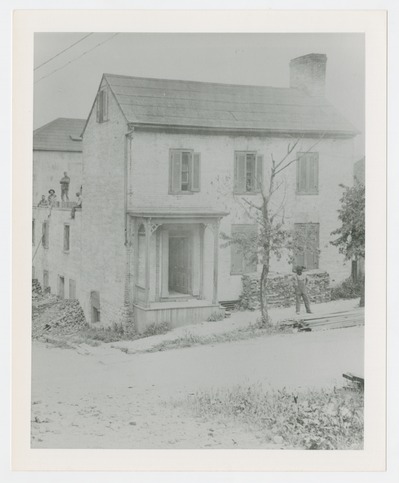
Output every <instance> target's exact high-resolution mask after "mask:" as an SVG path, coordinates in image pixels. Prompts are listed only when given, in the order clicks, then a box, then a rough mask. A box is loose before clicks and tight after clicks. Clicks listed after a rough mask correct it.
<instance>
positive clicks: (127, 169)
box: [124, 129, 134, 246]
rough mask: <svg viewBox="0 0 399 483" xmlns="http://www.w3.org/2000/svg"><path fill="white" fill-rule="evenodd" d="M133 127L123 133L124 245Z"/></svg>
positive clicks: (126, 236)
mask: <svg viewBox="0 0 399 483" xmlns="http://www.w3.org/2000/svg"><path fill="white" fill-rule="evenodd" d="M133 132H134V129H132V130H131V131H129V132H127V133H126V135H125V176H124V212H125V246H127V244H128V223H127V220H128V213H127V211H128V189H129V186H130V166H129V164H130V163H129V162H130V160H131V142H132V139H133Z"/></svg>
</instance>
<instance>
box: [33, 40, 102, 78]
mask: <svg viewBox="0 0 399 483" xmlns="http://www.w3.org/2000/svg"><path fill="white" fill-rule="evenodd" d="M90 35H93V33H90V34H87V35H85V36H84V37H82V38H81V39H79V40H78V41H76V42H74V43H73V44H71V45H70V46H69V47H67V48H66V49H64V50H61V52H58V54H55V55H54V56H53V57H51V58H50V59H47V60H46V61H45V62H43V63H42V64H40V65H38V66H37V67H35V68H34V69H33V70H37V69H40V67H43V65H46V64H48V63H49V62H50V61H51V60H53V59H55V58H56V57H58V56H59V55H61V54H63V53H64V52H66V51H67V50H69V49H71V48H72V47H73V46H74V45H76V44H78V43H79V42H82V40H84V39H87V37H90Z"/></svg>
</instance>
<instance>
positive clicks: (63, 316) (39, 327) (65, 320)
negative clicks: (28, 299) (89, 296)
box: [32, 294, 88, 339]
mask: <svg viewBox="0 0 399 483" xmlns="http://www.w3.org/2000/svg"><path fill="white" fill-rule="evenodd" d="M32 302H33V303H32V338H34V339H40V338H42V337H46V336H48V335H50V334H51V335H53V336H55V335H70V334H74V333H76V332H78V331H79V330H80V329H81V328H83V327H87V326H88V324H87V322H86V319H85V316H84V313H83V310H82V308H81V306H80V304H79V301H78V300H62V299H60V298H58V297H57V296H55V295H51V294H45V295H43V296H42V298H41V299H36V300H33V301H32Z"/></svg>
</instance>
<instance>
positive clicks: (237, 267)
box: [231, 226, 243, 274]
mask: <svg viewBox="0 0 399 483" xmlns="http://www.w3.org/2000/svg"><path fill="white" fill-rule="evenodd" d="M237 228H238V227H236V226H232V227H231V236H233V235H234V234H235V233H237V232H238V230H237ZM242 258H243V256H242V252H241V251H240V247H239V246H238V245H237V244H236V243H232V244H231V273H233V274H238V273H242V266H243V263H242Z"/></svg>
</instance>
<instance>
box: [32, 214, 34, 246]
mask: <svg viewBox="0 0 399 483" xmlns="http://www.w3.org/2000/svg"><path fill="white" fill-rule="evenodd" d="M34 244H35V220H34V219H33V220H32V245H34Z"/></svg>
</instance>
